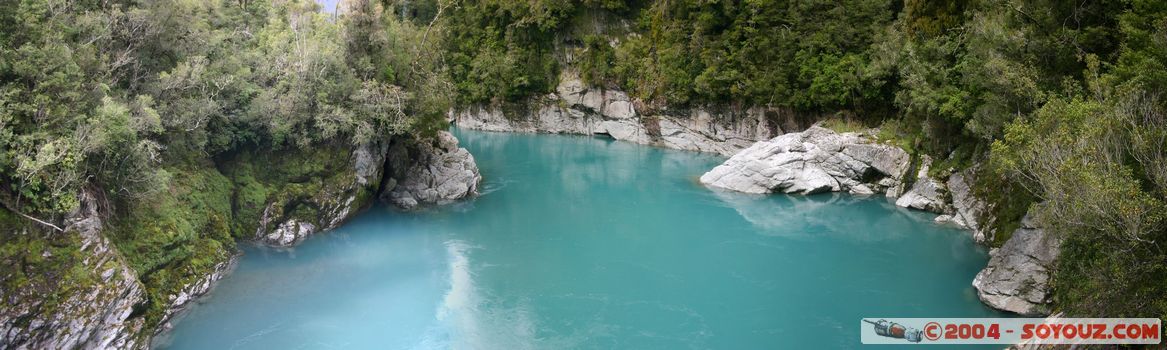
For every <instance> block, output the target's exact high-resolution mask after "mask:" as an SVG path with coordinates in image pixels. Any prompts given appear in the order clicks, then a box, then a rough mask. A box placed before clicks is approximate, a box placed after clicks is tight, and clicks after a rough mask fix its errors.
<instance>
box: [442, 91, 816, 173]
mask: <svg viewBox="0 0 1167 350" xmlns="http://www.w3.org/2000/svg"><path fill="white" fill-rule="evenodd" d="M559 81H560V82H559V85H558V86H557V87H556V92H555V93H552V94H549V95H547V96H543V97H539V98H535V99H534V100H533V101H531V102H530V103H529V105H528V106H526V107H527V108H528V110H526V111H522V112H510V113H508V112H504V111H503V110H502V109H499V108H494V107H484V106H473V107H470V108H465V109H462V110H460V111H456V112H452V116H451V117H452V119H453V120H454V121H455V123H456V124H457V125H458V126H459V127H463V128H467V129H475V130H486V131H512V132H542V133H556V134H558V133H564V134H581V135H609V136H611V137H612V138H614V139H617V140H621V141H628V142H635V143H639V144H646V145H655V146H662V147H667V148H673V149H679V150H687V151H699V152H710V153H717V154H721V155H724V156H731V155H733V154H735V153H737V152H738V151H740V150H742V149H745V148H746V147H749V146H750V145H752V144H754V142H757V141H761V140H766V139H769V138H771V137H774V136H777V135H780V134H782V127H781V126H780V125H779V124H780V123H783V124H785V125H786V127H787V128H797V127H799V126H800V124H799V121H798V120H797V118H795V117H793V116H791V115H789V113H785V112H784V111H780V110H777V109H767V108H762V107H754V108H745V109H735V108H728V107H717V108H715V107H709V108H691V109H685V110H661V111H653V112H650V113H646V112H645V111H643V110H640V109H638V108H637V104H638V103H637V102H636V101H634V100H633V99H631V98H629V96H628V95H627V94H625V93H624V92H622V91H618V90H611V89H603V88H597V87H589V86H586V85H585V84H584V83H583V82H582V81H580V79H579V78H578V77H576V76H575V75H573V74H572V73H570V72H566V73H564V74H563V75H562V76H561V77H560V79H559Z"/></svg>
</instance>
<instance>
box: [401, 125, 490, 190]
mask: <svg viewBox="0 0 1167 350" xmlns="http://www.w3.org/2000/svg"><path fill="white" fill-rule="evenodd" d="M409 148H411V147H409V146H406V145H404V144H401V143H399V144H396V145H394V146H393V147H391V149H390V151H389V152H390V155H389V166H388V167H389V168H392V169H393V170H392V172H393V173H392V174H391V175H390V176H387V177H386V179H385V184H384V185H383V186H382V198H384V199H385V200H387V201H389V202H390V203H393V204H394V205H396V206H398V207H401V208H403V209H412V208H415V207H417V206H419V205H427V204H444V203H449V202H452V201H455V200H458V199H462V198H465V197H468V196H473V195H476V194H478V182H479V181H481V180H482V175H480V174H479V173H478V165H477V164H475V163H474V156H472V155H471V154H470V151H467V150H466V149H465V148H461V147H458V139H457V138H455V137H454V135H452V134H450V133H449V132H445V131H442V132H439V133H438V136H437V137H436V138H435V139H434V140H432V142H425V141H422V142H418V143H417V144H416V145H415V147H414V149H413V150H412V151H411V150H410V149H409Z"/></svg>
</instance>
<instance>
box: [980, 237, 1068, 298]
mask: <svg viewBox="0 0 1167 350" xmlns="http://www.w3.org/2000/svg"><path fill="white" fill-rule="evenodd" d="M1060 245H1061V241H1060V240H1059V239H1058V238H1057V237H1056V236H1055V235H1053V234H1050V233H1049V232H1047V231H1045V230H1043V229H1041V228H1039V227H1036V226H1034V223H1033V220H1032V218H1031V217H1030V216H1028V215H1026V217H1025V218H1024V219H1022V220H1021V227H1020V228H1018V229H1017V230H1016V231H1013V236H1012V237H1010V238H1009V240H1008V241H1006V242H1005V244H1004V245H1002V246H1001V248H999V249H995V250H994V251H993V252H992V253H991V255H992V257H991V258H990V259H989V264H988V266H986V267H985V269H984V270H981V272H980V273H978V274H977V277H976V279H974V280H973V283H972V284H973V287H975V288H976V289H977V296H978V297H980V299H981V301H982V302H984V303H985V304H987V305H989V306H991V307H993V308H996V309H1000V310H1005V311H1010V312H1015V313H1018V314H1021V315H1024V316H1045V315H1048V314H1049V312H1050V309H1049V302H1050V299H1049V297H1050V289H1049V279H1050V276H1049V273H1050V268H1051V267H1052V266H1053V263H1054V261H1055V260H1056V259H1057V258H1058V254H1059V253H1060Z"/></svg>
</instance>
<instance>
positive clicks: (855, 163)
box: [701, 126, 909, 194]
mask: <svg viewBox="0 0 1167 350" xmlns="http://www.w3.org/2000/svg"><path fill="white" fill-rule="evenodd" d="M908 162H909V157H908V154H907V152H904V151H903V150H901V149H899V148H897V147H894V146H888V145H881V144H877V143H874V141H872V140H871V139H869V138H867V137H864V136H863V135H860V134H857V133H845V134H839V133H835V132H834V131H831V130H828V129H825V128H821V127H817V126H816V127H811V128H810V129H807V130H806V131H804V132H799V133H789V134H785V135H782V136H778V137H775V138H773V139H771V140H769V141H761V142H758V143H755V144H754V145H753V146H750V147H749V148H746V149H745V150H743V151H741V152H740V153H738V154H736V155H734V156H733V157H730V158H729V160H726V161H725V163H723V164H721V165H719V166H717V167H716V168H713V170H710V171H709V172H707V173H705V175H702V176H701V182H702V183H704V184H706V185H709V186H712V187H718V188H724V189H729V190H734V191H739V192H746V193H773V192H780V193H801V194H811V193H819V192H828V191H830V192H838V191H855V192H857V193H875V192H883V191H886V190H887V189H888V188H889V187H892V186H895V185H897V184H898V183H899V182H900V181H901V179H903V176H904V173H905V172H907V169H908Z"/></svg>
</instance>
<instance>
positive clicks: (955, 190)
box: [948, 169, 986, 243]
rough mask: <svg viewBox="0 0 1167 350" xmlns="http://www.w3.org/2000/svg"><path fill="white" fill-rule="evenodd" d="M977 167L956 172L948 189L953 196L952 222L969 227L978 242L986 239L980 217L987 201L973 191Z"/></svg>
mask: <svg viewBox="0 0 1167 350" xmlns="http://www.w3.org/2000/svg"><path fill="white" fill-rule="evenodd" d="M974 172H975V169H967V170H964V171H960V172H956V173H954V174H952V176H949V177H948V190H949V191H950V193H951V197H952V215H951V217H952V223H954V224H957V225H959V226H961V227H964V228H966V229H969V230H970V231H972V232H973V238H974V239H976V241H977V242H979V243H983V242H984V241H985V237H986V235H985V229H984V227H981V223H980V217H981V215H983V213H984V211H985V203H984V201H981V200H980V199H979V198H977V197H976V196H975V195H974V194H973V191H972V187H971V185H972V183H973V181H974V177H973V174H974Z"/></svg>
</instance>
